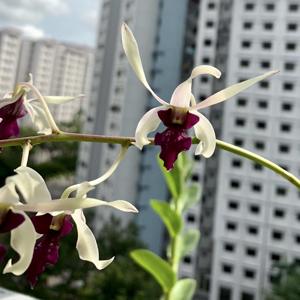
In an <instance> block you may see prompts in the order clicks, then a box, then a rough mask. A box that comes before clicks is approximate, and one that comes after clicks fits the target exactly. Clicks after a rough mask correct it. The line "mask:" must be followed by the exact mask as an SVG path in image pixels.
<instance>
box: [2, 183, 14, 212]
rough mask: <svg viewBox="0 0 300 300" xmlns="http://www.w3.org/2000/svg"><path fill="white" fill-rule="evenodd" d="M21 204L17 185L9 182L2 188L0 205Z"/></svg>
mask: <svg viewBox="0 0 300 300" xmlns="http://www.w3.org/2000/svg"><path fill="white" fill-rule="evenodd" d="M18 202H19V196H18V194H17V192H16V189H15V184H14V183H13V182H9V183H7V184H5V185H4V186H3V187H2V188H0V205H1V206H3V205H5V206H7V207H9V206H11V205H14V204H16V203H18Z"/></svg>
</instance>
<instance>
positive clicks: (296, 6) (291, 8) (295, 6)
mask: <svg viewBox="0 0 300 300" xmlns="http://www.w3.org/2000/svg"><path fill="white" fill-rule="evenodd" d="M298 10H299V4H296V3H291V4H289V11H290V12H296V11H298Z"/></svg>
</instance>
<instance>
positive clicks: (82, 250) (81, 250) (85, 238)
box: [71, 209, 114, 270]
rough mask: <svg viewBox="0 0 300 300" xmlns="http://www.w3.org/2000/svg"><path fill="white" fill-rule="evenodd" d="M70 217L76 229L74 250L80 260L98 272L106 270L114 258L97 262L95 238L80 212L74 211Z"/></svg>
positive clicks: (97, 252)
mask: <svg viewBox="0 0 300 300" xmlns="http://www.w3.org/2000/svg"><path fill="white" fill-rule="evenodd" d="M71 216H72V218H73V220H74V222H75V224H76V227H77V232H78V238H77V243H76V248H77V251H78V254H79V257H80V259H82V260H86V261H89V262H91V263H93V264H94V265H95V266H96V268H97V269H98V270H102V269H104V268H106V267H107V266H108V265H109V264H110V263H111V262H112V261H113V260H114V257H112V258H110V259H107V260H99V250H98V245H97V242H96V239H95V236H94V235H93V233H92V231H91V229H90V228H89V227H88V226H87V225H86V221H85V217H84V214H83V212H82V210H81V209H78V210H76V211H75V212H74V213H73V214H72V215H71Z"/></svg>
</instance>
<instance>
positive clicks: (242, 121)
mask: <svg viewBox="0 0 300 300" xmlns="http://www.w3.org/2000/svg"><path fill="white" fill-rule="evenodd" d="M245 124H246V120H245V119H243V118H237V119H235V125H236V126H238V127H244V126H245Z"/></svg>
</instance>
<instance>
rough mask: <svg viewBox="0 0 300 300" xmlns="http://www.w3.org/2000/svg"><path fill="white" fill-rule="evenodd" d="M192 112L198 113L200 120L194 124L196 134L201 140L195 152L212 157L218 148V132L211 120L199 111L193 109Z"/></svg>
mask: <svg viewBox="0 0 300 300" xmlns="http://www.w3.org/2000/svg"><path fill="white" fill-rule="evenodd" d="M190 112H191V113H193V114H195V115H197V116H198V117H199V118H200V120H199V122H198V123H197V124H196V125H194V130H195V135H196V137H197V138H198V139H199V140H200V143H199V144H198V146H197V148H196V151H195V154H196V155H200V154H202V155H203V156H204V157H211V156H212V155H213V153H214V152H215V149H216V141H217V140H216V134H215V131H214V128H213V126H212V125H211V123H210V121H209V120H208V119H207V118H206V117H205V116H204V115H202V114H200V113H199V112H197V111H195V110H192V111H190Z"/></svg>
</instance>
